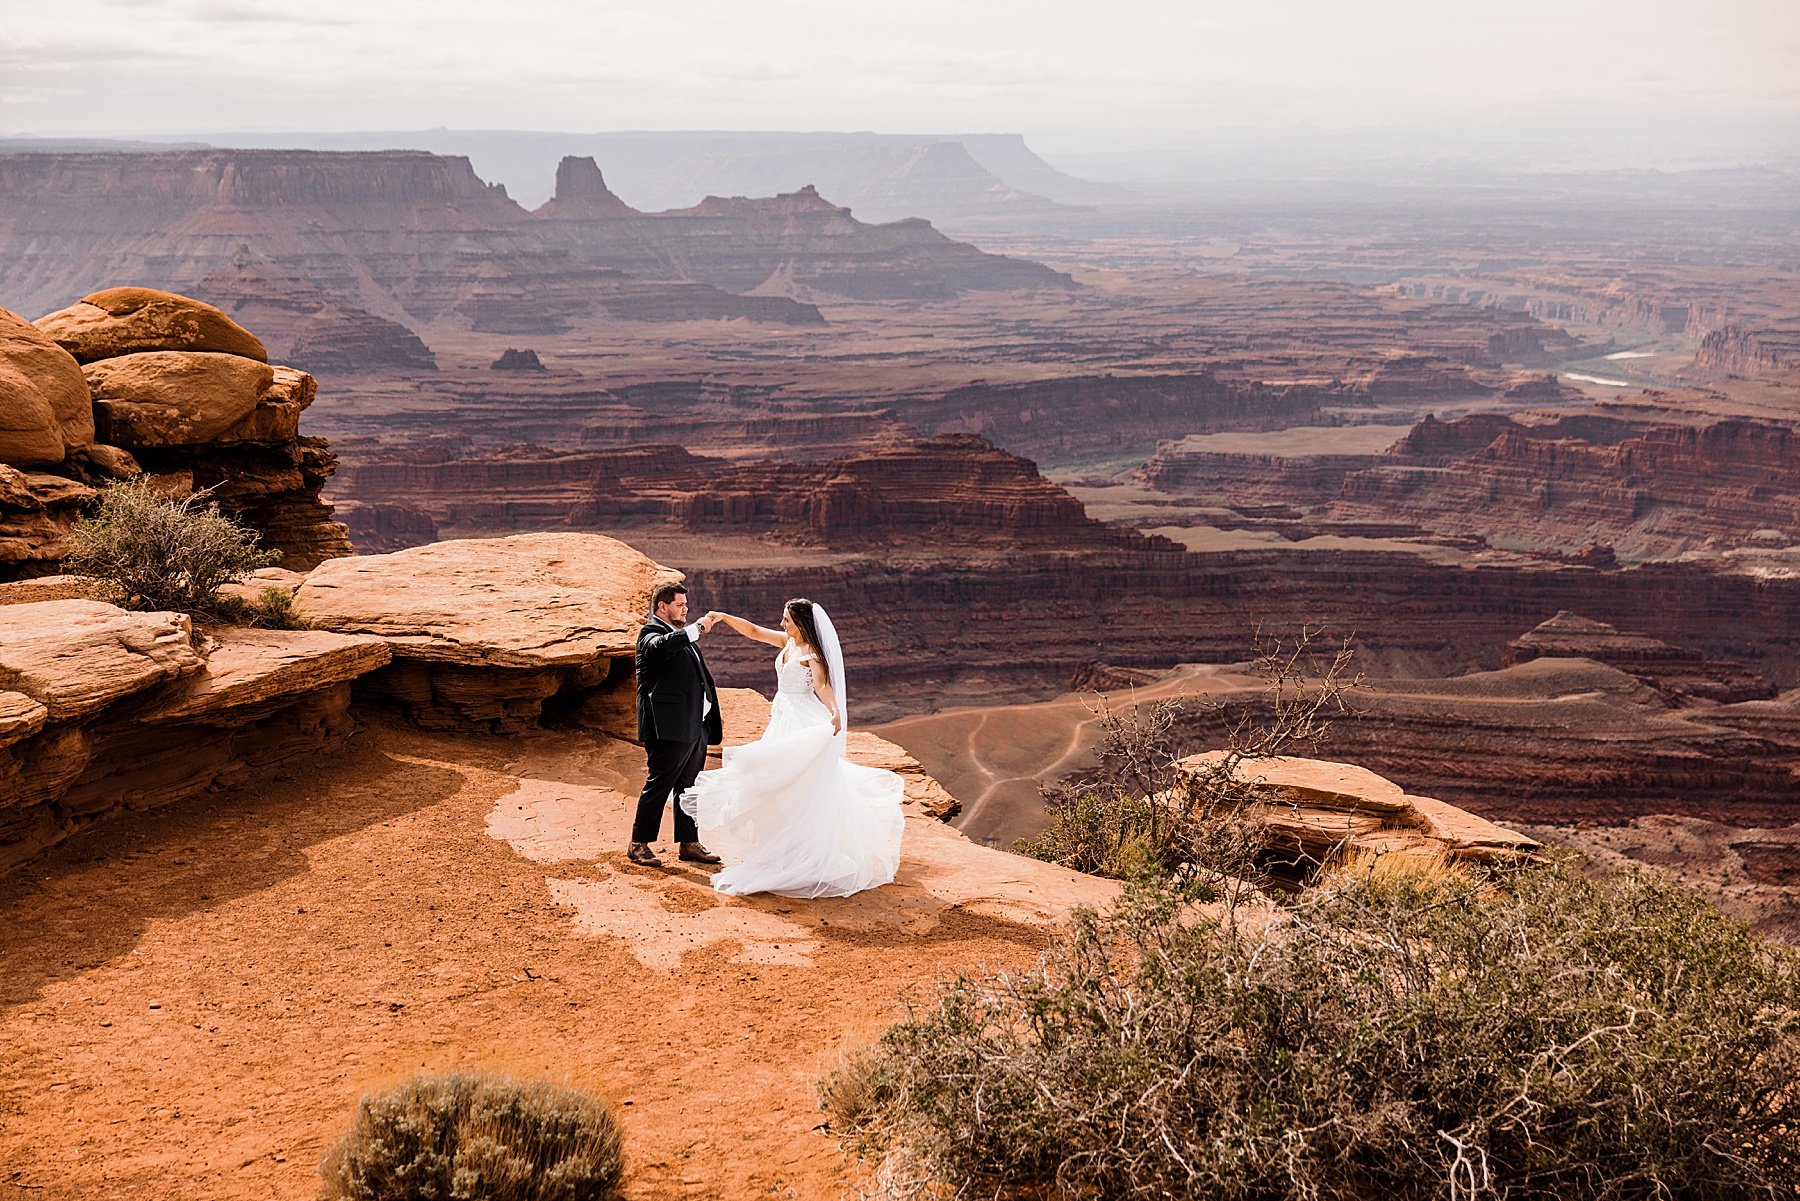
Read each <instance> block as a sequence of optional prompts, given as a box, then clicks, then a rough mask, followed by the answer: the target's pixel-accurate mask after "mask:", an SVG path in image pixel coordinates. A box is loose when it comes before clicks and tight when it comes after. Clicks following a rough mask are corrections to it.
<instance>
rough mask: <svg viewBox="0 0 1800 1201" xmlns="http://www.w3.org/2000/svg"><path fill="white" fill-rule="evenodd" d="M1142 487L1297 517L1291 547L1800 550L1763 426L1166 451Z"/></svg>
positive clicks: (1443, 432)
mask: <svg viewBox="0 0 1800 1201" xmlns="http://www.w3.org/2000/svg"><path fill="white" fill-rule="evenodd" d="M1199 441H1200V442H1202V443H1203V442H1204V440H1199ZM1137 476H1138V478H1139V479H1140V480H1141V481H1142V482H1144V483H1147V484H1149V485H1150V486H1152V487H1155V488H1157V489H1160V490H1163V491H1168V492H1172V493H1178V494H1184V495H1192V496H1223V495H1229V496H1230V497H1232V498H1234V499H1235V500H1236V501H1238V502H1239V503H1241V502H1243V501H1246V500H1249V501H1256V502H1260V503H1265V504H1269V503H1285V504H1288V505H1291V506H1294V507H1295V509H1296V512H1295V513H1294V514H1293V516H1292V518H1291V519H1289V520H1288V521H1286V522H1285V523H1280V524H1281V525H1282V527H1283V528H1282V532H1284V533H1287V534H1290V535H1291V536H1294V537H1305V536H1309V535H1310V534H1312V533H1318V532H1329V531H1332V530H1350V529H1355V528H1370V529H1374V528H1386V529H1390V530H1406V529H1413V530H1417V531H1421V532H1429V533H1430V534H1432V535H1434V536H1436V537H1438V538H1441V539H1451V540H1460V541H1462V542H1465V543H1468V544H1472V545H1478V546H1479V545H1487V544H1491V545H1494V546H1499V547H1506V548H1509V549H1514V550H1521V551H1528V552H1532V553H1539V554H1543V555H1546V556H1549V557H1558V556H1567V555H1569V554H1570V553H1572V552H1582V551H1586V550H1588V549H1589V548H1605V549H1606V551H1607V552H1608V554H1610V555H1616V556H1617V557H1618V558H1620V559H1622V560H1626V561H1638V560H1644V559H1652V558H1673V557H1676V556H1678V555H1680V554H1682V553H1685V552H1687V551H1692V550H1720V549H1726V548H1730V547H1740V546H1747V547H1760V546H1785V545H1789V544H1793V543H1796V542H1800V447H1797V446H1796V441H1795V435H1794V431H1793V429H1792V428H1791V427H1789V426H1788V425H1785V424H1780V423H1776V422H1771V421H1753V420H1746V419H1728V420H1723V421H1715V422H1713V423H1711V424H1707V425H1700V426H1693V425H1670V424H1650V423H1647V422H1644V421H1631V420H1624V419H1619V418H1613V417H1608V416H1605V415H1594V416H1587V415H1576V416H1564V417H1560V418H1557V419H1554V420H1551V421H1547V422H1539V423H1536V424H1531V423H1527V422H1524V421H1520V420H1517V419H1515V418H1512V417H1509V416H1504V415H1500V414H1476V415H1473V416H1469V417H1464V418H1461V419H1459V420H1456V421H1439V420H1437V419H1436V418H1434V417H1426V418H1425V419H1424V420H1422V421H1420V422H1419V423H1418V424H1417V425H1416V426H1415V427H1414V428H1413V429H1412V430H1411V431H1410V432H1409V433H1408V434H1407V435H1406V436H1405V437H1403V438H1401V439H1400V440H1399V441H1397V442H1396V443H1394V445H1392V446H1391V447H1389V448H1388V449H1386V450H1385V451H1382V452H1380V453H1378V454H1362V455H1345V454H1334V453H1324V454H1309V455H1301V456H1292V457H1288V458H1281V457H1279V456H1271V455H1268V454H1261V455H1244V454H1237V455H1231V454H1219V453H1215V452H1211V451H1208V450H1206V449H1202V448H1196V447H1191V446H1188V445H1183V444H1173V445H1168V446H1164V447H1162V448H1161V449H1160V450H1159V451H1158V453H1157V455H1156V456H1155V457H1153V458H1152V459H1151V460H1150V461H1149V462H1148V463H1147V464H1146V465H1145V467H1144V468H1143V469H1142V470H1141V471H1139V472H1138V473H1137ZM1604 557H1606V556H1602V558H1604Z"/></svg>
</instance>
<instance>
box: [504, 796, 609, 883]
mask: <svg viewBox="0 0 1800 1201" xmlns="http://www.w3.org/2000/svg"><path fill="white" fill-rule="evenodd" d="M625 803H626V802H625V797H624V796H622V795H620V794H619V793H618V792H615V791H614V790H613V789H610V788H592V787H589V786H587V785H585V784H567V783H564V782H562V781H560V780H533V779H524V780H520V781H519V786H518V787H517V788H515V789H513V791H511V792H509V793H507V794H506V795H505V796H503V797H501V798H500V799H499V800H497V801H495V802H494V808H493V810H492V811H491V812H490V813H489V814H488V817H487V832H488V837H489V838H497V839H499V840H500V841H501V842H504V843H507V844H509V845H510V846H511V847H512V849H513V850H515V851H517V852H519V854H521V855H523V856H525V858H527V859H529V860H531V861H532V862H533V863H563V862H566V861H567V860H570V859H598V858H599V857H600V856H601V855H603V854H605V853H606V852H608V851H616V850H618V849H619V818H620V815H621V813H622V812H623V810H624V807H625Z"/></svg>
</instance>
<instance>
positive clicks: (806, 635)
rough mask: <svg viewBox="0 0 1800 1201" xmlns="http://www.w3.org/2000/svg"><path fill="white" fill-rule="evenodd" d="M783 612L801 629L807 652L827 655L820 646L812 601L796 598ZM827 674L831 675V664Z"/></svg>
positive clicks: (826, 670)
mask: <svg viewBox="0 0 1800 1201" xmlns="http://www.w3.org/2000/svg"><path fill="white" fill-rule="evenodd" d="M781 611H782V612H783V613H786V614H787V615H788V616H789V617H791V618H793V619H794V624H795V625H797V626H799V627H800V637H801V639H802V640H804V641H805V643H806V649H807V650H809V651H811V652H812V653H813V654H815V655H822V654H824V653H825V648H823V647H821V646H820V645H819V623H818V622H817V621H815V620H814V619H813V603H812V602H811V601H809V600H807V599H806V598H805V597H803V596H796V597H795V598H794V599H793V600H791V601H789V602H788V603H787V604H786V605H785V606H783V607H782V610H781ZM825 673H826V675H830V674H831V667H830V665H829V664H827V665H826V668H825Z"/></svg>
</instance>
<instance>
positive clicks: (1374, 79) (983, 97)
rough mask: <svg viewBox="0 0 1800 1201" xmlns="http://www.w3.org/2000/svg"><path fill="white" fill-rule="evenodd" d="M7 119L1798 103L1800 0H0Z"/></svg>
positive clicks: (96, 129)
mask: <svg viewBox="0 0 1800 1201" xmlns="http://www.w3.org/2000/svg"><path fill="white" fill-rule="evenodd" d="M0 14H3V16H4V19H3V20H0V133H38V134H133V133H164V134H167V133H205V132H207V131H216V130H355V129H385V130H392V129H419V128H426V127H431V126H440V125H442V126H450V127H454V128H485V129H542V130H566V131H588V130H609V129H873V130H877V131H883V132H896V133H898V132H909V133H910V132H919V133H947V132H969V131H990V130H992V131H1000V130H1026V131H1030V130H1041V129H1053V128H1158V129H1203V128H1209V127H1216V126H1234V125H1259V126H1266V125H1274V126H1282V125H1293V124H1296V123H1303V122H1304V123H1311V124H1315V125H1320V126H1328V127H1331V126H1352V125H1370V124H1384V123H1390V122H1411V121H1419V120H1443V119H1448V120H1464V119H1469V120H1481V121H1485V120H1498V119H1506V118H1541V117H1545V116H1553V115H1556V114H1558V113H1564V114H1569V115H1572V116H1581V117H1584V118H1591V117H1593V116H1596V115H1601V116H1606V115H1629V114H1638V115H1643V116H1649V117H1655V116H1658V115H1673V114H1686V115H1694V116H1720V115H1732V114H1739V113H1743V114H1752V113H1754V114H1761V115H1763V116H1765V117H1766V116H1769V115H1772V114H1781V113H1787V114H1795V115H1797V116H1800V0H1705V2H1701V0H1504V2H1493V3H1459V2H1457V0H1256V2H1254V3H1252V2H1247V0H1232V2H1231V3H1220V2H1218V0H1084V2H1082V3H1079V4H1077V3H1066V2H1063V0H1023V2H1021V0H954V2H952V0H912V2H910V3H906V2H900V0H895V2H891V3H883V4H865V3H859V2H858V0H830V2H825V0H655V2H643V0H514V2H513V3H511V4H502V3H499V2H497V0H310V2H309V3H306V4H304V5H300V4H289V3H261V2H253V0H58V2H57V3H41V2H38V0H31V2H29V3H26V2H24V0H0Z"/></svg>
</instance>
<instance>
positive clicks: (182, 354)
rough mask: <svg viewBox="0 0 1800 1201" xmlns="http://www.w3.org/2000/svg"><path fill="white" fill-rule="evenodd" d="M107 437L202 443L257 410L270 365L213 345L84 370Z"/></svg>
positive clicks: (134, 443) (127, 442)
mask: <svg viewBox="0 0 1800 1201" xmlns="http://www.w3.org/2000/svg"><path fill="white" fill-rule="evenodd" d="M83 371H84V373H85V374H86V376H87V382H88V386H89V387H90V389H91V390H92V393H93V398H94V413H95V418H96V422H97V425H98V428H99V432H100V437H101V439H102V440H103V441H106V442H109V443H113V444H116V445H119V446H124V447H127V448H141V447H168V446H199V445H204V444H206V443H209V442H212V441H214V440H215V439H217V438H218V437H219V436H220V435H222V434H224V433H225V432H226V431H227V430H230V429H231V428H232V427H234V426H236V425H238V424H240V423H241V422H243V421H244V420H245V419H246V418H248V417H250V415H251V414H252V413H253V412H254V411H255V410H256V407H257V402H258V401H260V400H261V399H262V397H263V395H264V394H265V393H267V392H268V391H269V389H270V387H271V385H273V384H274V382H275V373H274V371H273V370H272V369H271V368H270V367H269V365H268V364H267V363H261V362H258V361H256V360H255V359H249V358H245V357H243V356H241V355H235V354H218V353H213V352H210V351H177V350H153V351H144V352H141V353H138V354H127V355H123V356H120V357H118V358H111V359H103V360H101V361H99V362H96V363H90V364H88V365H87V366H86V367H85V368H83Z"/></svg>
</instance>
